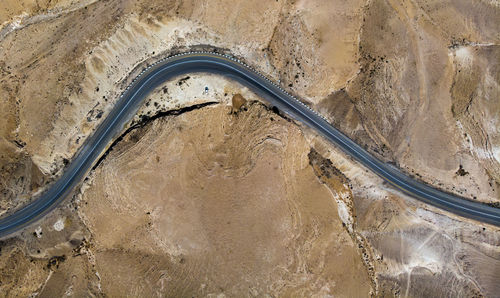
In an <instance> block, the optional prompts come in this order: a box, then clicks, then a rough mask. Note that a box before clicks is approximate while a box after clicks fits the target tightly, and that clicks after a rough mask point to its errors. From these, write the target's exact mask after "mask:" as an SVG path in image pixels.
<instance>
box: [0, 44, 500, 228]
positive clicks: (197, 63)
mask: <svg viewBox="0 0 500 298" xmlns="http://www.w3.org/2000/svg"><path fill="white" fill-rule="evenodd" d="M194 72H197V73H200V72H208V73H216V74H221V75H224V76H226V77H229V78H231V79H234V80H236V81H238V82H241V83H242V84H244V85H246V86H248V87H249V88H251V89H252V90H254V91H255V92H257V93H258V94H259V95H260V96H262V97H263V98H265V99H266V100H268V101H269V102H270V103H271V104H272V105H274V106H276V107H278V108H279V109H280V110H282V111H284V112H286V113H287V114H289V115H291V116H292V117H293V118H295V119H297V120H300V121H302V122H303V123H305V124H306V125H308V126H310V127H311V128H313V129H314V130H316V131H317V132H318V133H319V134H321V135H322V136H323V137H325V138H326V139H328V140H329V141H330V142H332V143H333V144H335V145H337V146H338V147H340V148H341V149H342V150H343V151H344V152H345V153H347V154H349V155H351V156H352V157H353V158H354V159H356V160H357V161H358V162H360V163H361V164H363V165H364V166H365V167H367V168H369V169H370V170H372V171H373V172H375V173H376V174H378V175H379V176H380V177H382V178H383V179H385V180H386V181H388V182H389V183H390V184H392V185H393V186H395V187H396V188H398V189H400V190H401V191H402V192H404V193H406V194H408V195H410V196H412V197H414V198H416V199H418V200H420V201H422V202H425V203H428V204H431V205H433V206H436V207H438V208H441V209H444V210H446V211H449V212H452V213H455V214H458V215H461V216H464V217H468V218H471V219H475V220H478V221H482V222H485V223H489V224H493V225H496V226H500V209H497V208H493V207H490V206H487V205H484V204H481V203H477V202H473V201H469V200H467V199H465V198H461V197H458V196H455V195H452V194H449V193H445V192H442V191H439V190H437V189H434V188H432V187H430V186H428V185H425V184H423V183H420V182H418V181H416V180H413V179H411V178H409V177H408V176H406V175H404V174H403V173H401V172H400V171H399V170H397V169H395V168H394V167H392V166H390V165H388V164H386V163H384V162H382V161H380V160H378V159H376V158H375V157H373V156H371V155H370V154H369V153H368V152H367V151H366V150H364V149H363V148H361V147H360V146H359V145H357V144H356V143H354V142H353V141H352V140H351V139H349V138H348V137H346V136H345V135H344V134H342V133H341V132H339V131H338V130H337V129H336V128H334V127H333V126H332V125H330V124H329V123H328V122H327V121H326V120H325V119H323V118H322V117H321V116H320V115H318V114H317V113H316V112H314V111H313V110H311V109H310V108H309V107H307V106H305V105H304V104H302V103H301V102H300V101H298V100H296V99H295V98H294V97H292V96H291V95H289V94H288V93H286V92H285V91H284V90H283V89H281V88H280V87H279V86H277V85H275V84H274V83H272V82H271V81H269V80H268V79H267V78H265V77H264V76H262V75H261V74H259V73H257V72H255V71H254V70H252V69H251V68H250V67H248V66H246V65H244V64H242V63H240V62H239V61H237V60H236V59H232V58H230V57H227V56H223V55H218V54H214V53H205V52H195V53H187V54H181V55H176V56H173V57H170V58H167V59H163V60H161V61H159V62H156V63H155V64H154V65H151V66H149V67H148V68H147V69H145V70H144V71H143V72H142V73H141V74H140V75H139V76H138V77H137V78H135V79H134V81H133V83H132V84H131V85H130V86H129V87H127V89H126V90H125V92H124V93H123V94H122V95H121V96H120V98H119V100H118V101H117V103H116V105H115V106H114V107H113V109H112V111H111V112H110V114H109V115H108V116H107V117H106V119H104V121H103V122H102V123H101V124H100V125H99V126H98V128H97V129H96V131H95V132H94V134H93V135H92V136H90V137H89V138H88V139H87V140H86V141H85V143H84V144H83V146H82V148H81V149H80V150H79V152H78V153H77V155H76V156H75V157H74V158H73V161H72V162H71V163H70V165H69V166H68V167H67V168H66V169H65V172H64V174H63V175H62V176H61V177H60V178H59V179H58V180H57V181H56V182H55V183H54V184H52V185H51V186H50V187H49V189H48V190H47V191H45V192H44V193H42V194H41V195H40V196H39V197H37V198H35V199H34V200H33V201H32V202H31V203H29V204H28V205H27V206H25V207H23V208H22V209H19V210H17V211H15V212H14V213H12V214H10V215H8V216H5V217H3V218H0V237H3V236H6V235H8V234H11V233H13V232H16V231H19V230H20V229H22V228H24V227H26V226H27V225H29V224H31V223H33V222H35V221H37V220H39V219H40V218H42V217H43V216H44V215H46V214H47V213H48V212H50V211H51V210H52V209H54V208H55V207H56V206H57V205H58V203H60V202H61V201H62V200H63V199H64V198H65V197H66V196H67V195H68V194H69V193H70V192H71V191H72V190H73V189H74V188H75V186H76V185H77V184H79V183H80V181H81V180H82V179H83V178H84V177H85V175H86V174H87V173H88V171H89V169H90V168H91V167H92V165H93V163H94V162H95V161H96V160H98V158H99V156H100V155H101V154H102V153H103V152H104V150H105V149H106V147H107V145H108V144H109V143H110V142H111V141H112V140H113V138H114V137H116V135H117V134H118V133H120V132H121V131H122V130H123V128H124V127H125V126H126V124H127V123H128V121H130V119H131V117H132V116H133V115H134V114H135V113H136V112H137V110H138V108H139V106H140V105H141V103H142V101H143V99H144V98H145V97H146V95H148V94H149V93H150V92H151V91H152V90H153V89H154V88H156V87H158V86H159V85H160V84H162V83H163V82H165V81H167V80H169V79H172V78H173V77H176V76H179V75H182V74H187V73H194Z"/></svg>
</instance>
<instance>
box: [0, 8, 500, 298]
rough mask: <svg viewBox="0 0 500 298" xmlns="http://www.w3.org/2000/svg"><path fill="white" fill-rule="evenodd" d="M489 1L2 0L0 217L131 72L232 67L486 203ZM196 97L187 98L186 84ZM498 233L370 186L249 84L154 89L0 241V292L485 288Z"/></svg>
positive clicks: (495, 169) (495, 110)
mask: <svg viewBox="0 0 500 298" xmlns="http://www.w3.org/2000/svg"><path fill="white" fill-rule="evenodd" d="M499 21H500V8H499V4H498V3H497V2H495V1H475V2H469V1H454V2H450V3H448V2H447V3H443V2H442V1H402V2H398V1H390V0H388V1H383V0H373V1H351V2H349V3H346V2H342V1H322V0H315V1H281V0H280V1H276V2H274V1H273V2H266V4H265V5H263V4H262V2H261V1H241V2H238V1H237V2H234V1H224V0H221V1H215V2H214V1H210V2H208V1H206V2H205V1H202V2H200V1H191V2H190V1H171V2H167V3H165V2H164V1H152V0H151V1H148V0H145V1H113V0H110V1H96V2H94V1H81V2H78V1H37V2H32V1H3V2H2V3H1V4H0V23H2V25H1V26H2V27H1V28H0V86H1V88H0V99H1V100H0V113H2V117H0V166H1V168H2V171H1V172H0V174H1V175H0V193H1V197H0V208H1V212H2V213H9V212H12V210H15V209H16V208H19V207H20V206H22V205H24V204H26V203H27V202H28V201H29V200H30V198H31V197H32V196H33V195H34V194H36V193H37V192H40V191H43V189H44V188H45V187H46V185H47V184H50V182H51V181H53V180H54V179H56V178H57V177H58V175H60V173H61V172H62V171H63V170H64V166H65V165H66V164H67V163H68V162H70V161H71V158H72V156H73V154H74V153H75V152H76V151H77V150H78V148H79V146H81V144H82V143H83V142H84V140H85V138H86V136H88V135H89V134H90V133H91V132H92V130H93V129H94V128H95V127H96V125H98V124H99V123H100V121H101V120H102V119H103V118H104V117H106V114H107V113H108V112H109V110H110V109H111V108H112V106H113V103H114V102H115V100H116V98H117V96H118V95H119V94H120V92H121V90H123V88H124V87H125V86H126V85H127V84H128V82H130V81H131V79H132V78H133V77H134V74H136V73H137V72H138V70H139V69H141V67H142V66H144V65H146V64H147V63H151V62H153V61H155V60H156V59H159V58H162V57H165V56H169V55H171V54H173V53H178V52H183V51H188V50H193V49H194V50H197V49H203V50H217V51H219V52H225V53H229V54H232V55H234V56H237V57H239V58H240V59H242V60H244V61H246V62H247V63H248V64H249V65H252V66H253V67H254V68H256V69H257V70H259V71H261V72H263V73H265V74H267V75H268V77H269V78H271V79H273V80H275V81H279V82H280V84H281V85H282V86H284V87H286V89H287V90H288V91H289V92H291V93H293V94H295V95H297V96H298V97H300V98H301V99H302V100H304V101H307V102H308V103H309V104H311V105H312V106H313V107H314V108H315V109H316V110H318V111H320V112H321V113H322V114H323V115H325V116H326V117H328V118H329V119H330V121H332V123H334V124H335V125H336V126H337V127H339V128H340V129H341V130H342V131H343V132H345V133H346V134H348V135H349V136H351V137H352V138H353V139H355V140H356V141H357V142H358V143H360V144H362V145H363V146H365V147H366V148H367V149H368V150H370V151H371V152H373V153H374V154H375V155H377V156H378V157H379V158H381V159H384V160H387V161H391V162H394V163H395V164H396V165H398V166H399V167H401V168H402V169H404V170H405V171H407V172H408V173H409V174H410V175H413V176H414V177H415V178H417V179H421V180H423V181H426V182H428V183H430V184H432V185H434V186H436V187H439V188H442V189H445V190H448V191H451V192H455V193H458V194H461V195H463V196H465V197H468V198H470V199H473V200H479V201H482V202H485V203H490V204H498V203H499V202H500V195H499V183H500V138H499V137H498V136H499V135H500V134H499V133H498V127H499V124H498V123H497V122H498V119H499V113H500V104H499V101H498V98H499V90H500V87H499V82H500V67H499V64H498V63H499V61H500V59H499V57H500V46H499V39H500V35H499V31H498V29H497V25H496V24H498V23H499ZM205 87H208V91H205ZM498 268H500V230H499V229H498V228H495V227H492V226H487V225H482V224H479V223H477V222H472V221H468V220H465V219H463V218H459V217H456V216H453V215H451V214H448V213H446V212H443V211H440V210H437V209H435V208H432V207H429V206H426V205H424V204H421V203H418V202H416V201H414V200H413V199H410V198H407V197H405V196H404V195H402V194H401V193H399V192H397V191H395V190H394V189H392V188H390V187H389V186H387V185H385V184H384V183H383V181H381V180H380V179H379V178H378V177H376V176H374V175H373V174H371V173H369V172H367V171H366V169H364V168H362V167H360V166H359V165H357V164H356V163H355V162H353V161H352V160H351V159H350V158H349V157H347V156H345V155H344V154H342V153H341V152H339V151H337V149H336V148H334V147H332V146H331V145H330V144H327V143H326V142H325V141H324V140H323V139H321V138H319V137H317V136H316V135H315V134H314V132H313V131H310V130H309V129H308V128H306V127H303V126H302V125H300V124H299V123H296V122H294V121H292V120H291V119H288V118H287V117H286V116H285V115H280V114H279V112H278V113H276V111H273V110H272V109H270V107H268V106H267V105H266V103H265V102H263V101H261V99H260V98H259V97H258V96H257V95H255V94H253V93H252V92H251V90H248V89H246V88H245V87H243V86H240V85H239V84H237V83H234V82H231V81H228V80H227V79H225V78H222V77H218V76H213V75H202V74H197V75H189V76H185V77H181V78H178V79H176V80H173V81H171V82H166V83H165V84H164V85H163V86H161V87H160V88H159V89H158V90H156V91H155V92H154V93H153V94H151V95H150V96H149V97H148V98H147V99H146V101H145V103H144V105H143V107H142V108H141V110H140V111H139V114H138V115H137V116H136V117H135V118H134V120H133V121H132V122H131V125H130V128H129V129H128V130H126V131H124V132H123V133H122V136H121V137H120V138H119V139H118V141H116V142H115V143H114V144H113V145H112V146H110V148H109V149H108V152H106V154H105V156H104V158H103V159H102V160H101V162H100V163H99V164H98V166H97V167H96V168H95V169H94V170H93V171H92V172H91V173H89V176H88V178H86V180H85V181H84V182H83V184H82V186H81V188H79V189H78V190H76V191H75V193H74V195H73V196H72V198H69V199H68V200H67V203H65V204H64V205H63V206H61V208H59V209H57V210H56V211H54V212H53V213H51V214H50V215H49V216H48V217H47V218H46V219H44V220H43V221H41V222H40V223H37V224H35V225H33V226H32V227H30V228H28V229H27V230H25V231H23V232H22V233H19V234H18V235H14V236H13V237H10V238H8V239H4V240H3V241H2V243H1V255H0V271H1V273H0V276H1V279H0V281H1V282H0V289H1V291H0V292H2V293H5V295H7V296H14V295H24V296H26V295H31V294H35V293H37V294H39V295H41V296H54V295H63V294H70V295H75V296H81V295H87V294H94V295H111V296H125V295H130V296H165V295H168V296H188V295H192V296H207V295H208V296H209V295H220V294H222V295H226V296H242V295H244V296H263V295H266V294H268V295H271V296H290V295H292V296H312V295H316V296H327V295H336V296H350V297H351V296H367V295H370V294H371V295H377V296H425V297H427V296H431V295H432V296H444V295H453V296H495V294H496V293H498V292H500V288H499V285H500V283H499V282H498V281H499V280H498V275H499V273H500V272H499V269H498Z"/></svg>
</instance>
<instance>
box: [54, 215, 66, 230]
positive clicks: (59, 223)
mask: <svg viewBox="0 0 500 298" xmlns="http://www.w3.org/2000/svg"><path fill="white" fill-rule="evenodd" d="M63 229H64V220H63V219H62V218H59V219H58V220H57V221H56V223H55V224H54V230H56V231H58V232H60V231H62V230H63Z"/></svg>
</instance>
